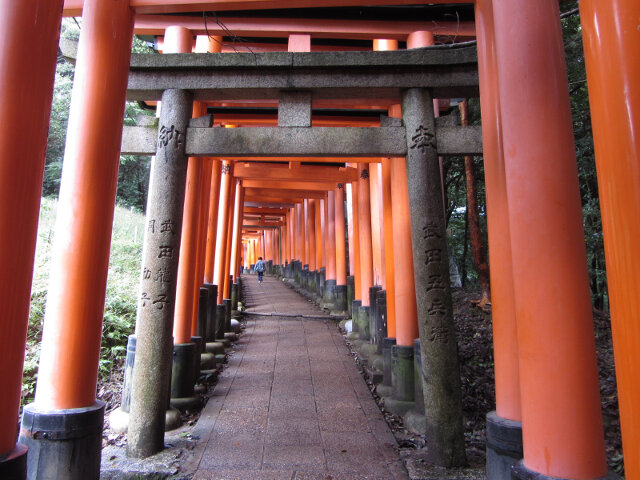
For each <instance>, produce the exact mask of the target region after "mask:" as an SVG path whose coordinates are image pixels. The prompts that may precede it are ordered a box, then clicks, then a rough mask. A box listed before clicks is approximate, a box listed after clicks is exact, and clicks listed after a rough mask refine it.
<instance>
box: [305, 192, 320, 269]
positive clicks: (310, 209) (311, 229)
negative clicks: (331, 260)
mask: <svg viewBox="0 0 640 480" xmlns="http://www.w3.org/2000/svg"><path fill="white" fill-rule="evenodd" d="M305 203H306V207H307V242H308V245H309V255H308V257H309V260H308V264H309V271H310V272H313V271H315V270H316V268H318V266H317V264H316V260H317V257H316V200H315V199H313V198H312V199H309V200H305Z"/></svg>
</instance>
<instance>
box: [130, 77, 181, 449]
mask: <svg viewBox="0 0 640 480" xmlns="http://www.w3.org/2000/svg"><path fill="white" fill-rule="evenodd" d="M192 103H193V98H192V96H191V94H190V93H188V92H186V91H184V90H166V91H165V92H164V93H163V94H162V111H161V116H160V130H159V137H158V151H157V153H156V157H155V158H154V160H153V163H152V166H151V179H150V182H149V198H148V200H147V230H146V233H145V239H144V248H143V254H142V258H143V259H142V278H141V289H140V291H141V298H140V299H139V301H138V318H137V321H136V336H137V339H138V340H137V348H136V362H135V365H134V369H133V383H134V385H135V388H134V390H133V392H132V395H131V421H130V424H129V435H128V444H127V454H128V455H129V456H132V457H137V458H144V457H148V456H150V455H153V454H154V453H157V452H159V451H160V450H162V448H163V446H164V421H165V410H166V405H167V404H166V396H167V392H168V391H169V380H170V374H171V364H172V354H171V352H172V345H173V338H172V331H173V313H174V307H175V294H176V291H175V290H176V284H175V279H176V277H177V273H178V252H179V251H180V236H179V232H180V231H181V228H182V211H183V204H184V192H185V185H186V174H187V157H186V155H185V153H184V147H185V142H184V132H185V131H186V127H187V125H188V122H189V119H190V118H191V108H192Z"/></svg>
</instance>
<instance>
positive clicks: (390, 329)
mask: <svg viewBox="0 0 640 480" xmlns="http://www.w3.org/2000/svg"><path fill="white" fill-rule="evenodd" d="M390 113H391V112H390ZM389 116H392V115H391V114H390V115H389ZM400 116H401V115H400ZM403 160H404V159H403V158H400V159H396V160H394V159H392V158H383V159H382V178H381V181H382V197H381V198H382V209H383V227H384V231H383V234H384V252H383V253H384V257H385V290H386V291H387V297H386V302H387V317H386V319H387V337H389V338H396V299H395V294H396V280H395V258H394V255H393V200H392V198H391V162H394V161H403Z"/></svg>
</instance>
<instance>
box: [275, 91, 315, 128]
mask: <svg viewBox="0 0 640 480" xmlns="http://www.w3.org/2000/svg"><path fill="white" fill-rule="evenodd" d="M278 126H279V127H310V126H311V92H306V91H282V92H280V98H278Z"/></svg>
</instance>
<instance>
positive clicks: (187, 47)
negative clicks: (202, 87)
mask: <svg viewBox="0 0 640 480" xmlns="http://www.w3.org/2000/svg"><path fill="white" fill-rule="evenodd" d="M169 37H171V38H169ZM192 39H193V34H192V33H191V31H190V30H189V29H187V28H184V27H178V26H172V27H168V28H167V29H166V31H165V53H191V43H192ZM169 40H171V41H169ZM173 45H178V46H179V47H178V48H182V49H181V50H177V49H173V48H172V49H171V50H170V51H168V47H169V46H173ZM206 112H207V107H206V106H205V105H203V104H202V103H200V102H195V103H194V106H193V117H194V118H195V117H200V116H202V115H204V114H205V113H206ZM202 163H203V162H202V160H201V159H199V158H196V157H189V165H188V167H187V185H186V190H185V196H184V209H183V211H184V213H183V216H182V233H181V240H180V263H179V264H178V279H177V287H176V309H175V313H174V318H173V342H174V344H184V343H190V342H191V332H192V323H193V317H194V315H193V313H194V304H195V299H196V298H197V297H196V284H195V278H196V273H197V271H198V268H197V265H196V260H197V256H198V228H199V221H200V197H201V194H202V193H201V192H202ZM198 294H199V291H198Z"/></svg>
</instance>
